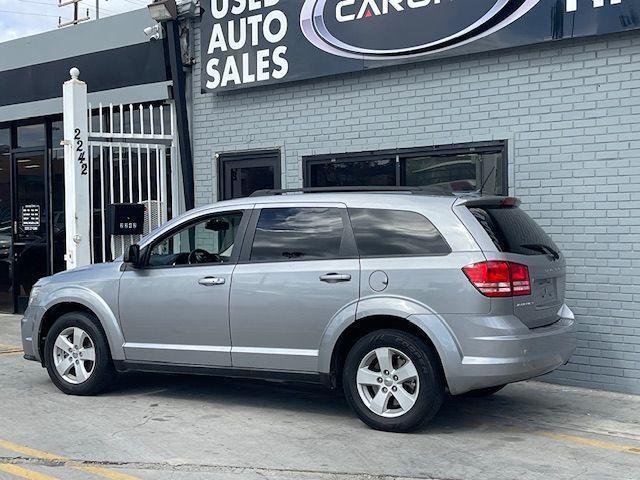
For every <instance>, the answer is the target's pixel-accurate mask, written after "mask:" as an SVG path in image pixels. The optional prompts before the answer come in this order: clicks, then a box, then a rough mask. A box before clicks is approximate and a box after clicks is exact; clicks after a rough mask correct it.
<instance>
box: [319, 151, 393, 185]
mask: <svg viewBox="0 0 640 480" xmlns="http://www.w3.org/2000/svg"><path fill="white" fill-rule="evenodd" d="M309 173H310V176H311V178H310V179H309V185H310V186H312V187H352V186H378V187H389V186H395V185H396V161H395V157H391V158H379V159H375V160H373V159H372V160H369V159H365V160H342V159H341V160H340V161H332V160H327V161H324V162H314V163H311V164H310V165H309Z"/></svg>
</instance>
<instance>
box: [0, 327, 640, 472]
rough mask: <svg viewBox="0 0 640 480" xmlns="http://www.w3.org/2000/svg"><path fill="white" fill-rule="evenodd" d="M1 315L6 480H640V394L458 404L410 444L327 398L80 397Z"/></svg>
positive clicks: (282, 389) (507, 395) (179, 392)
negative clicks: (63, 386)
mask: <svg viewBox="0 0 640 480" xmlns="http://www.w3.org/2000/svg"><path fill="white" fill-rule="evenodd" d="M18 321H19V317H17V316H12V315H3V316H0V478H8V479H9V478H11V479H13V478H27V479H35V480H50V479H52V478H54V479H91V478H108V479H115V480H131V479H186V480H191V479H194V480H195V479H242V480H253V479H265V478H268V479H334V480H338V479H356V478H358V479H359V478H362V479H386V478H389V479H405V478H407V479H408V478H417V479H432V478H434V479H465V480H481V479H516V478H517V479H522V480H525V479H587V478H592V479H598V480H602V479H616V480H621V479H640V414H639V413H638V412H640V397H637V396H631V395H621V394H615V393H607V392H600V391H595V390H587V389H580V388H573V387H564V386H557V385H551V384H547V383H543V382H524V383H521V384H516V385H511V386H509V387H507V388H506V389H505V390H503V391H502V392H500V393H498V394H496V395H495V396H494V397H492V398H475V399H474V398H452V399H449V400H448V401H447V403H446V404H445V406H444V407H443V409H442V411H441V412H440V414H439V416H438V417H437V418H436V420H435V421H434V422H433V423H432V424H431V426H430V427H428V428H427V429H425V430H423V431H421V432H418V433H415V434H409V435H403V434H390V433H382V432H376V431H373V430H370V429H368V428H367V427H365V426H364V424H362V423H361V422H360V421H359V420H358V419H357V418H356V417H355V416H354V415H353V414H352V413H351V412H350V411H349V409H348V408H347V406H346V404H345V402H344V400H343V399H342V398H341V397H340V396H337V395H335V394H333V393H331V392H328V391H326V390H325V389H323V388H321V387H316V386H305V385H291V384H279V383H268V382H256V381H253V382H252V381H244V380H231V379H219V378H210V377H195V376H186V377H180V376H165V375H147V374H144V375H143V374H136V375H127V376H125V377H123V378H122V379H121V380H120V381H119V384H118V385H117V388H115V389H114V390H113V391H112V392H111V393H109V394H105V395H102V396H99V397H70V396H64V395H63V394H61V393H60V392H58V391H57V390H56V389H55V387H54V386H53V385H52V384H51V383H50V381H49V378H48V376H47V374H46V371H45V370H43V369H42V368H41V367H40V366H39V365H38V364H36V363H33V362H27V361H25V360H23V359H22V353H21V351H20V342H19V334H18Z"/></svg>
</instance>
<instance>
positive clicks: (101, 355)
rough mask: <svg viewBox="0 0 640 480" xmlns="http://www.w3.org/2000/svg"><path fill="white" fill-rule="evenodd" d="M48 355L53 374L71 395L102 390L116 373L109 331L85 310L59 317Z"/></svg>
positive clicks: (51, 333)
mask: <svg viewBox="0 0 640 480" xmlns="http://www.w3.org/2000/svg"><path fill="white" fill-rule="evenodd" d="M44 355H45V365H46V367H47V372H48V373H49V377H50V378H51V380H52V381H53V383H54V384H55V386H56V387H58V388H59V389H60V390H62V391H63V392H64V393H67V394H70V395H94V394H96V393H100V392H101V391H104V390H105V389H106V388H108V387H109V385H110V384H111V383H112V381H113V379H114V377H115V375H116V374H115V369H114V367H113V362H112V361H111V355H110V353H109V345H108V343H107V339H106V336H105V334H104V333H103V331H102V330H101V329H100V328H99V327H98V325H97V324H96V321H95V319H94V318H92V317H91V316H90V315H88V314H87V313H84V312H71V313H66V314H64V315H61V316H60V317H59V318H58V319H56V320H55V322H54V324H53V325H52V327H51V329H50V330H49V333H48V334H47V338H46V340H45V347H44Z"/></svg>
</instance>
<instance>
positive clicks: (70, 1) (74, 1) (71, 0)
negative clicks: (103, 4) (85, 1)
mask: <svg viewBox="0 0 640 480" xmlns="http://www.w3.org/2000/svg"><path fill="white" fill-rule="evenodd" d="M81 1H82V0H58V7H66V6H67V5H73V20H69V21H68V22H62V18H60V17H59V18H58V28H62V27H68V26H69V25H77V24H79V23H82V22H86V21H87V20H89V9H87V15H86V16H84V17H82V18H78V15H79V14H78V10H79V5H78V3H80V2H81ZM97 4H98V0H96V5H97Z"/></svg>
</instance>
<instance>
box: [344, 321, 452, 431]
mask: <svg viewBox="0 0 640 480" xmlns="http://www.w3.org/2000/svg"><path fill="white" fill-rule="evenodd" d="M343 389H344V393H345V396H346V398H347V401H348V402H349V404H350V405H351V407H352V408H353V409H354V411H355V412H356V414H357V415H358V416H359V417H360V419H361V420H362V421H363V422H365V423H366V424H367V425H369V426H370V427H372V428H375V429H377V430H385V431H393V432H408V431H411V430H415V429H417V428H419V427H421V426H422V425H424V424H425V423H427V422H428V421H429V420H431V419H432V418H433V417H434V416H435V414H436V413H437V412H438V410H439V409H440V406H441V405H442V400H443V398H444V382H443V379H442V375H441V373H440V368H439V363H438V359H437V356H436V353H435V352H434V351H433V348H432V347H431V346H430V345H428V344H427V343H426V342H424V341H423V340H422V339H420V338H418V337H416V336H414V335H411V334H409V333H406V332H403V331H401V330H378V331H375V332H372V333H369V334H367V335H365V336H364V337H362V338H361V339H360V340H358V342H356V344H355V345H354V346H353V347H352V348H351V351H350V352H349V354H348V355H347V358H346V361H345V367H344V370H343Z"/></svg>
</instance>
